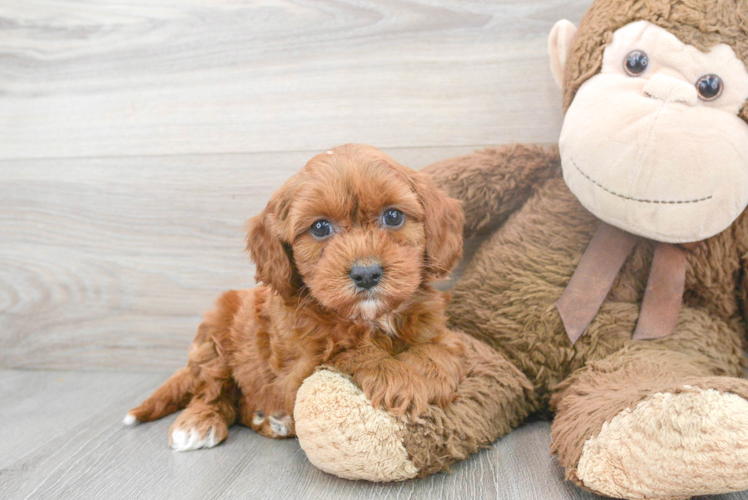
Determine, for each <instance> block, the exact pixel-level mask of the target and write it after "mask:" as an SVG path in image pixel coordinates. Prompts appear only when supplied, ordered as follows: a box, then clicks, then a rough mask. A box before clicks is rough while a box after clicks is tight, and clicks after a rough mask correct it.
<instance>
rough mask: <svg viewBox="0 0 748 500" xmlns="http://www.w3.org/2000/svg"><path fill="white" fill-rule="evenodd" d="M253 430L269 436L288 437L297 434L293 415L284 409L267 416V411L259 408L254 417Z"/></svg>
mask: <svg viewBox="0 0 748 500" xmlns="http://www.w3.org/2000/svg"><path fill="white" fill-rule="evenodd" d="M250 427H252V430H254V431H255V432H257V433H258V434H260V435H262V436H265V437H269V438H277V439H282V438H287V437H293V436H295V435H296V429H295V426H294V422H293V417H291V415H289V414H287V413H286V412H283V411H278V412H274V413H273V414H272V415H270V416H266V415H265V412H264V411H262V410H258V411H256V412H255V413H254V415H253V417H252V425H250Z"/></svg>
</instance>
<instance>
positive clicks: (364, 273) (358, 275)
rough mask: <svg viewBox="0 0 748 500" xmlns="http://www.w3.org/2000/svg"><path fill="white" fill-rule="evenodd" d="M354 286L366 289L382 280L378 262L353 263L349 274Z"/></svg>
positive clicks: (380, 267)
mask: <svg viewBox="0 0 748 500" xmlns="http://www.w3.org/2000/svg"><path fill="white" fill-rule="evenodd" d="M349 276H350V277H351V279H352V280H353V282H354V283H355V284H356V286H358V287H361V288H364V289H366V290H368V289H370V288H372V287H375V286H377V285H378V284H379V282H380V281H381V280H382V266H380V265H379V264H369V265H365V266H364V265H361V264H355V265H354V266H353V268H351V272H350V274H349Z"/></svg>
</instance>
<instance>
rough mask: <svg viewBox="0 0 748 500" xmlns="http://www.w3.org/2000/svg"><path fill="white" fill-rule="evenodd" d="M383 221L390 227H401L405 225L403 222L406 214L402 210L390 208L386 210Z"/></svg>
mask: <svg viewBox="0 0 748 500" xmlns="http://www.w3.org/2000/svg"><path fill="white" fill-rule="evenodd" d="M382 222H383V223H384V225H385V226H388V227H400V226H402V225H403V222H405V214H403V213H402V212H401V211H400V210H395V209H394V208H390V209H389V210H385V211H384V214H383V215H382Z"/></svg>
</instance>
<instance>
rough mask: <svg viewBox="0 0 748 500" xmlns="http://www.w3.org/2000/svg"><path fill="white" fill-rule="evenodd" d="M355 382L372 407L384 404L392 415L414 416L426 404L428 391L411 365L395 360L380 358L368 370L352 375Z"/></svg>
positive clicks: (424, 408)
mask: <svg viewBox="0 0 748 500" xmlns="http://www.w3.org/2000/svg"><path fill="white" fill-rule="evenodd" d="M355 379H356V381H357V382H358V383H359V384H360V385H361V389H362V390H363V391H364V394H366V397H368V398H369V400H370V401H371V405H372V406H373V407H375V408H379V407H380V406H382V407H384V409H385V410H387V411H388V412H389V413H391V414H392V415H395V416H401V415H405V413H406V412H408V411H409V410H410V414H411V417H413V418H417V417H418V416H419V415H421V414H422V413H423V412H424V411H425V410H426V406H427V405H428V391H427V390H426V385H425V383H424V381H423V379H422V378H421V377H419V376H418V375H417V374H416V373H415V372H414V371H413V368H412V367H410V366H408V365H406V364H404V363H401V362H400V361H397V360H394V359H387V360H383V361H380V362H379V363H377V365H376V366H375V367H373V368H371V369H369V370H362V371H360V372H357V373H356V374H355Z"/></svg>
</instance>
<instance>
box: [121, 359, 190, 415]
mask: <svg viewBox="0 0 748 500" xmlns="http://www.w3.org/2000/svg"><path fill="white" fill-rule="evenodd" d="M195 382H196V380H195V377H194V376H193V375H192V373H191V372H190V370H189V368H187V367H184V368H182V369H180V370H177V371H176V373H174V375H172V376H171V377H169V379H168V380H167V381H166V382H164V383H163V385H162V386H161V387H159V388H158V389H156V392H154V393H153V394H152V395H151V397H149V398H148V399H146V400H145V401H143V402H142V403H141V404H140V406H138V407H136V408H133V409H132V410H130V411H129V412H128V413H127V415H126V416H125V419H124V420H123V422H124V423H125V425H132V424H134V423H136V422H150V421H151V420H157V419H159V418H161V417H165V416H166V415H169V414H170V413H174V412H175V411H178V410H181V409H182V408H184V407H185V406H187V403H189V402H190V399H191V396H192V389H193V388H194V386H195Z"/></svg>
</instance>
